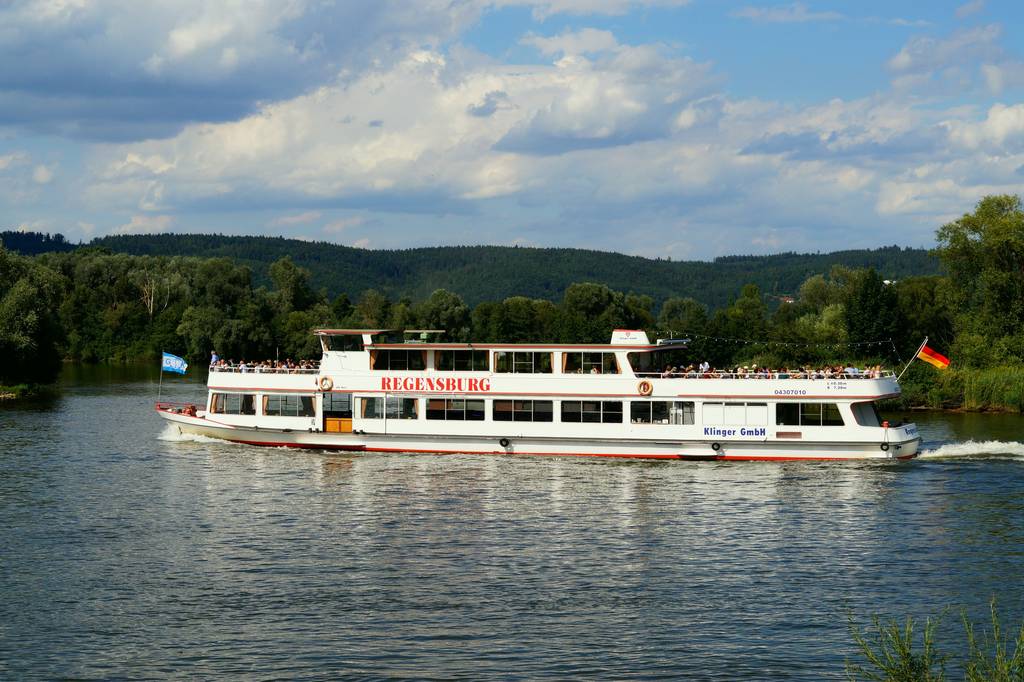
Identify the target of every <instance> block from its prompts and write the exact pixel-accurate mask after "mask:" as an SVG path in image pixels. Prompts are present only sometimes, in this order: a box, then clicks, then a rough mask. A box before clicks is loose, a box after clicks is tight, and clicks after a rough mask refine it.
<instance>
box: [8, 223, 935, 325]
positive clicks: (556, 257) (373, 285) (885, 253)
mask: <svg viewBox="0 0 1024 682" xmlns="http://www.w3.org/2000/svg"><path fill="white" fill-rule="evenodd" d="M6 235H7V233H3V234H0V239H3V240H4V243H5V245H7V246H8V248H13V249H14V250H17V246H16V244H12V243H9V242H8V241H7V236H6ZM89 246H91V247H103V248H107V249H110V250H111V251H114V252H123V253H130V254H135V255H166V256H174V255H182V256H203V257H217V256H226V257H229V258H232V259H234V260H236V261H238V262H240V263H242V264H245V265H247V266H249V267H250V268H251V269H252V271H253V274H254V278H255V280H256V282H257V283H267V282H269V277H268V269H269V267H270V264H271V263H273V262H274V261H276V260H277V259H279V258H281V257H283V256H290V257H291V258H292V260H293V261H294V262H295V263H296V264H297V265H300V266H302V267H304V268H307V269H308V270H310V272H311V273H312V283H313V285H314V286H316V287H318V288H319V287H322V288H325V289H326V290H327V292H328V294H329V295H330V296H331V297H334V296H336V295H338V294H340V293H347V294H348V295H349V296H350V297H352V298H353V299H355V298H356V297H357V296H358V295H359V294H360V293H361V292H363V291H365V290H367V289H376V290H378V291H381V292H382V293H384V294H386V295H388V296H389V297H390V298H392V299H399V298H401V297H403V296H408V297H409V298H411V299H412V300H414V301H419V300H423V299H425V298H427V297H428V296H429V295H430V293H431V292H432V291H434V290H435V289H439V288H443V289H447V290H449V291H453V292H455V293H458V294H459V295H461V296H462V297H463V299H465V301H466V302H467V303H468V304H469V305H476V304H477V303H480V302H482V301H500V300H502V299H504V298H507V297H509V296H517V295H518V296H528V297H530V298H540V299H549V300H553V301H558V300H561V297H562V295H563V293H564V292H565V289H566V287H568V286H569V285H570V284H572V283H573V282H587V281H592V282H600V283H603V284H606V285H607V286H609V287H611V288H612V289H615V290H617V291H632V292H635V293H637V294H646V295H649V296H651V297H652V298H653V299H654V300H655V302H656V303H661V302H662V301H664V300H665V299H667V298H669V297H673V296H691V297H693V298H695V299H697V300H698V301H701V302H702V303H704V304H706V305H708V306H710V307H712V308H717V307H721V306H724V305H727V304H728V303H729V301H730V300H732V299H734V298H735V297H736V296H737V294H738V293H739V291H740V289H741V288H742V287H743V285H745V284H749V283H754V284H757V285H758V286H759V287H760V288H761V291H763V292H764V293H766V294H768V295H769V296H771V295H783V294H794V293H796V290H797V288H798V287H799V286H800V284H801V283H802V282H803V281H804V280H805V279H807V277H808V276H810V275H813V274H817V273H824V274H827V273H828V272H829V270H830V269H831V268H832V266H833V265H845V266H849V267H853V268H869V267H870V268H874V269H875V270H877V271H878V273H879V274H880V275H882V277H884V278H889V279H900V278H904V277H908V276H911V275H925V274H936V273H938V272H939V265H938V261H937V260H936V259H934V258H933V257H932V256H930V255H929V254H928V252H927V251H926V250H923V249H902V248H900V247H896V246H891V247H884V248H879V249H873V250H856V251H838V252H835V253H827V254H797V253H784V254H778V255H772V256H729V257H724V258H718V259H716V260H714V261H713V262H706V261H687V262H673V261H669V260H658V259H649V258H641V257H637V256H626V255H623V254H618V253H606V252H601V251H586V250H582V249H550V248H548V249H543V248H523V247H506V246H446V247H430V248H417V249H406V250H396V251H375V250H367V249H357V248H352V247H348V246H340V245H337V244H330V243H322V242H306V241H300V240H295V239H282V238H276V237H233V236H222V235H201V234H189V235H183V234H159V235H124V236H110V237H101V238H98V239H94V240H93V241H92V242H90V243H89Z"/></svg>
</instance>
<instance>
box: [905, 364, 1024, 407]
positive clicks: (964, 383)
mask: <svg viewBox="0 0 1024 682" xmlns="http://www.w3.org/2000/svg"><path fill="white" fill-rule="evenodd" d="M900 387H901V389H902V395H901V396H900V398H899V400H898V401H897V402H898V405H899V407H901V408H904V409H906V408H913V407H927V408H931V409H939V410H943V409H945V410H949V409H962V410H969V411H972V412H982V411H986V410H992V411H1002V412H1024V367H1022V366H1017V365H1014V366H1003V367H990V368H988V369H947V370H942V371H940V370H936V369H933V368H932V367H930V366H928V365H924V364H923V363H918V364H917V365H916V366H911V367H910V369H908V370H907V373H906V374H905V375H904V376H903V378H902V379H901V380H900Z"/></svg>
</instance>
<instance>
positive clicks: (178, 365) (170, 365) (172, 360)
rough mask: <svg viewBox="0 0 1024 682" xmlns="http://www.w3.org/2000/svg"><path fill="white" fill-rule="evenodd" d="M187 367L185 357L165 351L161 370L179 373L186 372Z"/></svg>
mask: <svg viewBox="0 0 1024 682" xmlns="http://www.w3.org/2000/svg"><path fill="white" fill-rule="evenodd" d="M187 369H188V363H187V362H185V358H179V357H178V356H177V355H171V354H170V353H164V364H162V365H161V366H160V370H161V371H163V372H177V373H178V374H184V373H185V370H187Z"/></svg>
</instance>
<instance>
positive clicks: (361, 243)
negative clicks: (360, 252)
mask: <svg viewBox="0 0 1024 682" xmlns="http://www.w3.org/2000/svg"><path fill="white" fill-rule="evenodd" d="M352 246H354V247H355V248H357V249H368V248H370V240H369V239H366V238H364V239H357V240H356V241H354V242H352Z"/></svg>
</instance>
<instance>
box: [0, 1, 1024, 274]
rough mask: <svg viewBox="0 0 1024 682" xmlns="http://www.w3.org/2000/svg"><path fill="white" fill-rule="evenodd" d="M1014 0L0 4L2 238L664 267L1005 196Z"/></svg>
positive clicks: (1021, 169)
mask: <svg viewBox="0 0 1024 682" xmlns="http://www.w3.org/2000/svg"><path fill="white" fill-rule="evenodd" d="M1022 28H1024V4H1022V3H1019V2H1012V1H1010V0H971V1H963V2H949V3H945V2H933V3H920V2H905V1H900V0H894V1H892V2H886V3H881V2H858V3H852V2H849V3H842V2H825V1H820V2H819V1H814V0H805V1H803V2H743V1H736V2H733V1H731V0H717V1H712V0H420V1H419V2H402V1H399V0H375V1H374V2H358V1H346V2H333V1H329V0H287V1H285V0H232V1H230V2H228V1H224V2H213V1H203V0H174V1H167V2H164V1H162V0H153V1H151V2H146V3H139V2H136V1H135V0H103V1H99V0H13V1H12V0H7V1H5V2H0V207H2V215H3V218H4V220H3V221H0V225H2V226H3V227H5V228H6V229H12V228H13V229H30V230H40V231H47V232H61V233H63V234H65V235H66V236H67V237H69V238H70V239H72V240H84V239H88V238H91V237H94V236H98V235H104V234H115V233H117V234H122V233H153V232H222V233H228V234H269V235H283V236H288V237H297V238H301V239H310V240H325V241H331V242H337V243H342V244H349V245H354V246H359V247H365V248H381V249H390V248H407V247H412V246H424V245H439V244H441V245H443V244H470V243H488V244H522V245H535V246H574V247H583V248H595V249H601V250H609V251H621V252H625V253H633V254H639V255H645V256H652V257H671V258H673V259H677V260H680V259H705V258H712V257H714V256H718V255H726V254H736V253H772V252H779V251H818V250H821V251H825V250H835V249H841V248H851V247H871V246H878V245H887V244H893V243H897V244H901V245H910V246H930V245H931V244H932V243H933V239H934V233H935V229H936V228H937V227H939V226H940V225H941V224H943V223H944V222H946V221H948V220H950V219H952V218H955V217H956V216H958V215H960V214H962V213H964V212H967V211H970V210H971V209H972V207H973V205H974V204H975V203H976V202H977V200H978V199H979V198H981V197H982V196H984V195H985V194H991V193H997V192H998V193H1021V191H1022V188H1024V49H1022V46H1024V40H1022V38H1024V36H1022V32H1024V31H1022Z"/></svg>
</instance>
